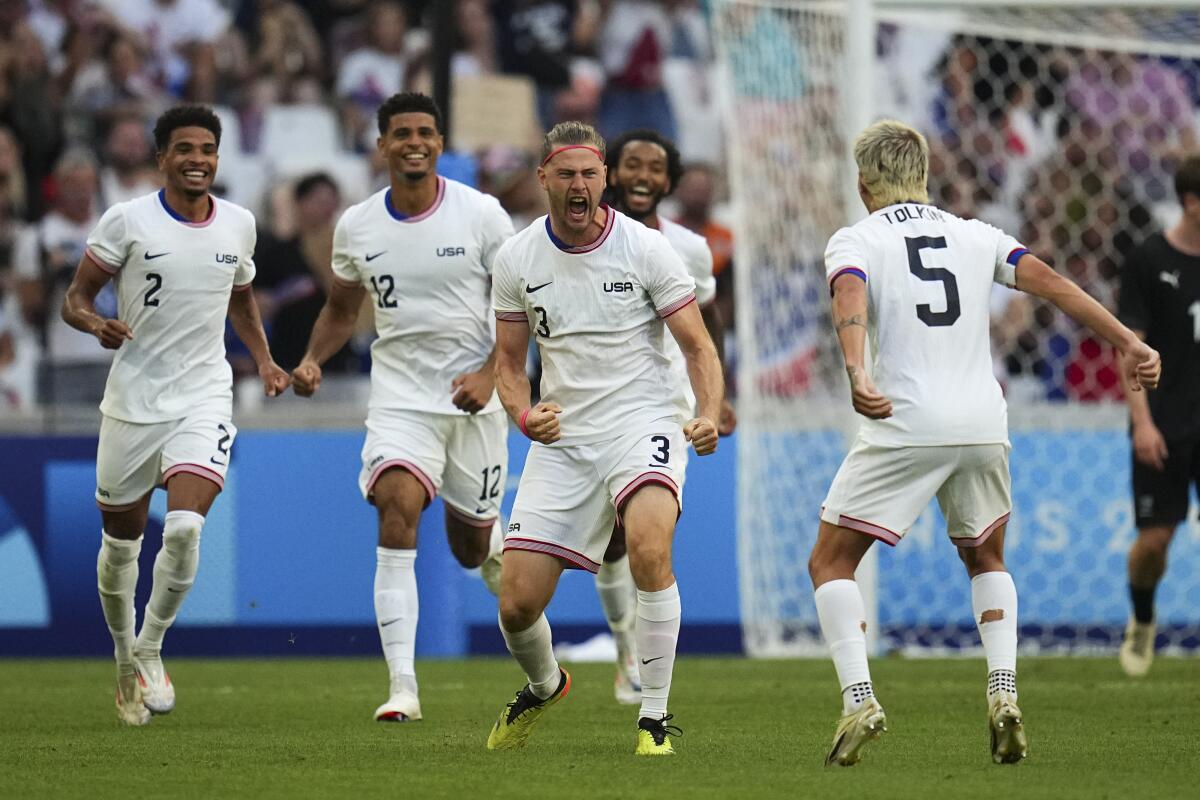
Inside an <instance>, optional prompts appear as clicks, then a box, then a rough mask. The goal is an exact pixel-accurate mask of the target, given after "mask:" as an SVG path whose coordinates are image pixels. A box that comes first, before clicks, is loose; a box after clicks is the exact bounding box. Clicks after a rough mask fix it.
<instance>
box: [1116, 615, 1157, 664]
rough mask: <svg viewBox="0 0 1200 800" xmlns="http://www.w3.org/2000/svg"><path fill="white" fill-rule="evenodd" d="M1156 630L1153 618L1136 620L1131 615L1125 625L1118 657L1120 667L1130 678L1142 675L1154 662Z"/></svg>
mask: <svg viewBox="0 0 1200 800" xmlns="http://www.w3.org/2000/svg"><path fill="white" fill-rule="evenodd" d="M1156 632H1157V629H1156V627H1155V623H1154V621H1153V620H1151V621H1150V622H1138V621H1137V620H1136V619H1134V618H1133V617H1130V618H1129V623H1128V624H1127V625H1126V626H1125V638H1124V640H1122V641H1121V649H1120V651H1119V652H1118V654H1117V655H1118V658H1119V660H1120V662H1121V669H1123V670H1125V674H1126V675H1128V676H1129V677H1131V678H1141V677H1144V676H1145V674H1146V673H1147V672H1149V671H1150V665H1151V664H1152V663H1154V636H1155V633H1156Z"/></svg>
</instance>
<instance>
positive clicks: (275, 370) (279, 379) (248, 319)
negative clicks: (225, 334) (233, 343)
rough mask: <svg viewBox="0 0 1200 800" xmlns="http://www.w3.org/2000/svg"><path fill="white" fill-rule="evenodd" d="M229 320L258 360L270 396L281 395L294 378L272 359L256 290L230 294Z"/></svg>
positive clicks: (261, 376) (264, 386)
mask: <svg viewBox="0 0 1200 800" xmlns="http://www.w3.org/2000/svg"><path fill="white" fill-rule="evenodd" d="M229 322H230V324H231V325H233V330H234V333H236V334H237V335H238V338H239V339H241V340H242V344H244V345H246V349H247V350H249V351H250V356H251V357H252V358H253V359H254V363H255V364H257V365H258V376H259V377H260V378H262V382H263V391H264V392H265V393H266V395H267V397H277V396H278V395H281V394H283V393H284V392H285V391H287V387H288V385H289V384H291V382H292V380H291V378H289V377H288V374H287V372H285V371H284V369H283V368H282V367H280V366H279V365H278V364H276V363H275V359H273V358H271V348H270V346H268V344H267V334H266V332H265V331H263V324H262V315H261V314H259V313H258V303H257V302H256V301H255V299H254V292H252V291H251V290H250V289H249V288H248V287H247V288H244V289H242V290H240V291H239V290H237V289H235V290H234V291H233V292H232V293H231V294H230V295H229Z"/></svg>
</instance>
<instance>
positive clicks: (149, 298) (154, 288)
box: [142, 272, 162, 306]
mask: <svg viewBox="0 0 1200 800" xmlns="http://www.w3.org/2000/svg"><path fill="white" fill-rule="evenodd" d="M146 280H148V281H150V288H149V289H147V290H146V295H145V297H143V298H142V303H143V304H145V305H147V306H157V305H158V298H157V297H155V296H154V295H155V293H156V292H158V290H159V289H161V288H162V275H159V274H158V273H157V272H147V273H146Z"/></svg>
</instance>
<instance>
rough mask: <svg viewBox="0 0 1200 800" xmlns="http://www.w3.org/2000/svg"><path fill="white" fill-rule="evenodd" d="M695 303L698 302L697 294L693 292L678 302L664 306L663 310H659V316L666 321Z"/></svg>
mask: <svg viewBox="0 0 1200 800" xmlns="http://www.w3.org/2000/svg"><path fill="white" fill-rule="evenodd" d="M694 302H696V293H695V292H692V293H691V294H689V295H688V296H687V297H681V298H680V299H678V300H676V301H675V302H674V303H671V304H670V305H668V306H663V307H662V308H660V309H659V310H658V316H659V317H661V318H662V319H666V318H667V317H669V316H671V315H672V314H674V313H676V312H677V311H680V310H682V309H684V308H687V307H688V306H689V305H691V304H692V303H694Z"/></svg>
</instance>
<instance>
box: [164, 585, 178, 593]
mask: <svg viewBox="0 0 1200 800" xmlns="http://www.w3.org/2000/svg"><path fill="white" fill-rule="evenodd" d="M167 591H168V592H174V593H175V594H180V590H179V589H172V588H171V587H170V586H168V587H167Z"/></svg>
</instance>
